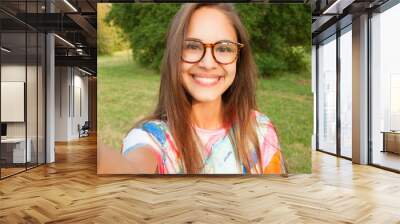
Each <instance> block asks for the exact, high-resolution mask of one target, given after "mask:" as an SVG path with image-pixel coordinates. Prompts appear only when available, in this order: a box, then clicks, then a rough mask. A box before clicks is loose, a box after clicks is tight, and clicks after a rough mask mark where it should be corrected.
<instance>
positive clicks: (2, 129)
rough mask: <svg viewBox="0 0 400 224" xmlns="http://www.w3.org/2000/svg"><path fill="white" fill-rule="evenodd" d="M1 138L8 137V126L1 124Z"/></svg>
mask: <svg viewBox="0 0 400 224" xmlns="http://www.w3.org/2000/svg"><path fill="white" fill-rule="evenodd" d="M1 136H7V124H6V123H1Z"/></svg>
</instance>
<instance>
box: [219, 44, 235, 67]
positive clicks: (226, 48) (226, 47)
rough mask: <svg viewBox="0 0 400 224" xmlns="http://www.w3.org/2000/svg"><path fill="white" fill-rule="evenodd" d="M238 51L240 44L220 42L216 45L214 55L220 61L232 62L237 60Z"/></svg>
mask: <svg viewBox="0 0 400 224" xmlns="http://www.w3.org/2000/svg"><path fill="white" fill-rule="evenodd" d="M237 52H238V46H237V45H236V44H234V43H229V42H223V43H218V44H216V45H215V47H214V55H215V58H216V59H217V61H218V62H220V63H231V62H232V61H233V60H235V58H236V55H237Z"/></svg>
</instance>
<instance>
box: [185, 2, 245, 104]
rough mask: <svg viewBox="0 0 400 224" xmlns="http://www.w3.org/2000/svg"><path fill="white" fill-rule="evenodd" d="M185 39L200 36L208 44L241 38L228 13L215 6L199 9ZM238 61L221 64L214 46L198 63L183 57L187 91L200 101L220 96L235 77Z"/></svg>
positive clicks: (211, 99)
mask: <svg viewBox="0 0 400 224" xmlns="http://www.w3.org/2000/svg"><path fill="white" fill-rule="evenodd" d="M185 39H186V40H187V39H197V40H199V41H201V42H203V43H206V44H213V43H216V42H218V41H221V40H225V41H226V40H227V41H231V42H238V41H237V36H236V32H235V29H234V27H233V25H232V24H231V22H230V20H229V19H228V17H227V16H226V15H225V14H223V12H221V11H219V10H218V9H215V8H210V7H202V8H200V9H197V10H196V11H195V12H194V13H193V15H192V17H191V19H190V22H189V27H188V32H187V35H186V37H185ZM236 61H237V60H234V61H233V62H232V63H230V64H220V63H218V62H217V61H215V59H214V58H213V55H212V50H211V48H210V47H208V48H206V52H205V55H204V57H203V58H202V59H201V60H200V61H199V62H197V63H187V62H184V61H182V67H181V68H182V79H183V85H184V87H185V89H186V91H188V92H189V94H190V95H191V96H192V97H193V100H195V101H197V102H212V101H215V100H219V99H220V97H221V96H222V94H223V93H224V92H225V91H226V90H227V89H228V88H229V86H230V85H231V84H232V82H233V80H234V79H235V74H236Z"/></svg>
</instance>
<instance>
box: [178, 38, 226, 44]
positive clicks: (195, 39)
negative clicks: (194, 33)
mask: <svg viewBox="0 0 400 224" xmlns="http://www.w3.org/2000/svg"><path fill="white" fill-rule="evenodd" d="M185 40H194V41H200V42H202V43H204V42H203V41H202V40H200V39H198V38H192V37H189V38H186V39H185ZM217 42H231V43H234V41H233V40H227V39H224V40H218V41H216V42H214V43H217Z"/></svg>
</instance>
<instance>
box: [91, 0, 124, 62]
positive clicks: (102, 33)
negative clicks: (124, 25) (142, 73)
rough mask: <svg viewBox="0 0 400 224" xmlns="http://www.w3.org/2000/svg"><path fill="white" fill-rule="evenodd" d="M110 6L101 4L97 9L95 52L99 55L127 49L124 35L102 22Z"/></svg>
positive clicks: (117, 29) (119, 30)
mask: <svg viewBox="0 0 400 224" xmlns="http://www.w3.org/2000/svg"><path fill="white" fill-rule="evenodd" d="M110 9H111V4H109V3H102V4H98V7H97V27H98V32H97V51H98V54H99V55H105V54H111V53H112V52H115V51H120V50H124V49H127V48H129V42H128V41H127V40H125V38H124V33H123V32H122V30H121V29H120V28H119V27H115V26H112V25H110V24H108V23H106V22H105V21H104V18H105V17H106V15H107V13H108V12H109V11H110Z"/></svg>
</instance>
